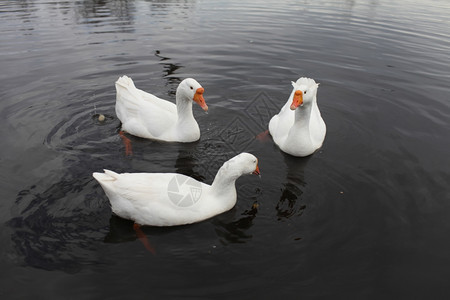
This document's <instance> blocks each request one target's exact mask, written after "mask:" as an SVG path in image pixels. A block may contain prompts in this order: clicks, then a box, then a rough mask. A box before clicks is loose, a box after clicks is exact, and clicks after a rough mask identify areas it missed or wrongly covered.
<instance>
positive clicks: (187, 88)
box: [177, 78, 208, 111]
mask: <svg viewBox="0 0 450 300" xmlns="http://www.w3.org/2000/svg"><path fill="white" fill-rule="evenodd" d="M204 91H205V89H204V88H203V87H202V86H201V85H200V83H198V82H197V80H195V79H193V78H186V79H184V80H183V81H182V82H181V83H180V84H179V85H178V88H177V95H180V96H181V97H182V98H183V99H185V100H188V101H194V102H196V103H197V104H198V105H200V107H201V108H202V109H203V110H204V111H208V106H207V105H206V102H205V99H204V98H203V92H204Z"/></svg>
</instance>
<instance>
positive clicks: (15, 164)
mask: <svg viewBox="0 0 450 300" xmlns="http://www.w3.org/2000/svg"><path fill="white" fill-rule="evenodd" d="M449 11H450V3H449V2H448V1H446V0H436V1H425V0H422V1H420V0H419V1H377V0H374V1H276V2H272V3H269V2H267V1H256V0H255V1H208V0H206V1H188V0H187V1H87V0H85V1H52V0H49V1H40V0H39V1H26V0H22V1H2V2H1V3H0V70H1V72H0V86H1V88H0V122H1V123H0V131H1V138H2V147H1V150H0V164H1V172H0V187H1V192H2V197H1V202H0V224H1V227H0V270H1V272H0V297H1V298H2V299H25V298H38V299H138V298H139V299H143V298H150V299H161V298H162V297H163V296H165V297H168V298H182V297H190V298H192V299H198V298H202V297H203V298H205V299H211V298H217V299H230V298H237V299H257V298H275V297H283V298H290V299H293V298H295V299H300V298H305V299H308V298H323V299H326V298H333V299H334V298H339V299H367V298H371V299H380V298H381V299H410V298H414V297H416V299H417V298H420V299H425V298H427V299H445V298H448V297H450V286H449V280H450V190H449V187H448V186H449V182H450V158H449V149H450V139H449V129H450V126H449V117H450V105H449V94H450V17H449V16H450V14H449V13H448V12H449ZM124 74H126V75H128V76H130V77H132V78H133V79H134V80H135V83H136V85H137V86H138V87H140V88H142V89H144V90H148V91H151V92H154V93H155V94H157V95H159V96H161V97H164V98H168V99H174V93H175V90H176V87H177V85H178V83H179V82H180V81H181V80H182V79H184V78H186V77H194V78H196V79H197V80H198V81H199V82H200V83H201V84H202V85H203V87H204V88H205V90H206V91H205V99H206V102H207V103H208V105H209V107H210V111H209V114H204V113H203V112H202V111H201V109H200V108H199V107H198V106H195V107H194V114H195V115H196V118H197V120H198V122H199V125H200V128H201V131H202V137H201V140H200V141H199V142H197V143H192V144H186V145H183V144H167V143H159V142H154V141H149V140H143V139H138V138H132V142H133V147H134V148H133V151H134V155H133V156H131V157H127V156H125V150H124V145H123V144H122V141H121V139H120V137H119V135H118V134H117V127H118V125H119V120H118V119H117V118H116V116H115V112H114V102H115V89H114V82H115V80H117V78H118V77H119V76H120V75H124ZM300 76H308V77H311V78H314V79H315V80H316V81H317V82H320V88H319V91H318V103H319V107H320V109H321V112H322V116H323V118H324V120H325V122H326V124H327V129H328V131H327V136H326V139H325V143H324V145H323V147H322V149H321V150H320V151H319V152H317V153H315V154H314V155H313V156H311V157H310V158H292V157H289V156H287V155H284V154H283V153H281V152H280V151H279V149H278V148H277V147H276V146H275V145H274V144H273V142H272V141H271V140H268V141H259V140H255V139H254V137H255V135H257V134H258V133H260V132H262V131H264V130H265V129H266V128H267V124H268V121H269V119H270V117H271V116H272V115H273V114H275V113H277V112H278V110H279V108H280V107H281V106H282V105H283V104H284V103H285V101H286V100H287V98H288V96H289V94H290V92H291V85H290V81H295V80H296V79H297V78H299V77H300ZM99 113H101V114H104V115H106V121H105V122H99V121H98V120H97V116H98V114H99ZM241 151H247V152H251V153H253V154H255V155H256V156H257V157H258V158H259V161H260V169H261V173H262V178H261V179H258V178H257V177H254V176H248V177H243V178H241V179H239V180H238V182H237V189H238V194H239V196H238V202H237V204H236V206H235V208H234V209H232V210H231V211H229V212H227V213H224V214H222V215H219V216H217V217H215V218H212V219H210V220H207V221H204V222H201V223H198V224H194V225H189V226H181V227H175V228H145V229H144V232H145V233H146V235H147V237H148V238H149V240H150V242H151V244H152V246H153V247H154V248H155V251H156V254H155V255H153V254H151V253H149V252H148V251H147V250H146V249H145V248H144V246H143V245H142V244H141V242H140V241H139V240H138V239H137V237H136V234H135V232H134V231H133V228H132V224H131V222H129V221H126V220H122V219H120V218H117V217H113V216H111V210H110V208H109V204H108V200H107V198H106V196H105V195H104V193H103V191H102V189H101V188H100V186H99V185H98V184H97V182H96V181H94V179H93V178H92V176H91V173H92V172H94V171H100V170H102V169H103V168H108V169H112V170H115V171H118V172H125V171H127V172H144V171H145V172H179V173H183V174H187V175H190V176H193V177H194V178H197V179H199V180H202V181H204V182H206V183H211V182H212V180H213V178H214V175H215V173H216V171H217V169H218V168H219V166H220V165H221V163H222V162H223V161H225V160H226V159H228V158H230V157H232V156H234V155H235V154H236V153H239V152H241ZM253 204H257V205H258V207H257V208H256V209H255V208H253V209H252V206H253Z"/></svg>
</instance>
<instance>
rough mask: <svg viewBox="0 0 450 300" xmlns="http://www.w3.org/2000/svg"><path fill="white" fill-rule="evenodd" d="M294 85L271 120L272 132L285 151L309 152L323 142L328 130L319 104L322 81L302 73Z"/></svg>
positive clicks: (295, 154)
mask: <svg viewBox="0 0 450 300" xmlns="http://www.w3.org/2000/svg"><path fill="white" fill-rule="evenodd" d="M292 86H293V87H294V89H293V90H292V93H291V95H290V97H289V99H288V101H287V102H286V104H285V105H284V106H283V107H282V108H281V110H280V112H279V113H278V114H277V115H275V116H273V117H272V119H271V120H270V122H269V132H270V134H271V135H272V137H273V140H274V142H275V144H277V145H278V147H280V149H281V150H282V151H283V152H286V153H288V154H290V155H293V156H308V155H311V154H313V153H314V152H315V151H316V150H317V149H319V148H320V147H321V146H322V144H323V141H324V139H325V134H326V131H327V129H326V125H325V122H324V121H323V119H322V116H321V115H320V111H319V107H318V106H317V95H316V94H317V88H318V86H319V84H318V83H316V82H315V81H314V79H311V78H305V77H302V78H300V79H298V80H297V82H292Z"/></svg>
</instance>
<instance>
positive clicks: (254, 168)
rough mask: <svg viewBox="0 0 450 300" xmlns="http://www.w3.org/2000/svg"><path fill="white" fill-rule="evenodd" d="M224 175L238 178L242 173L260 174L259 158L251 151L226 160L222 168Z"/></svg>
mask: <svg viewBox="0 0 450 300" xmlns="http://www.w3.org/2000/svg"><path fill="white" fill-rule="evenodd" d="M220 171H221V173H222V175H226V176H229V177H234V178H238V177H240V176H241V175H246V174H255V175H258V176H259V175H260V172H259V167H258V159H257V158H256V157H255V156H254V155H253V154H250V153H246V152H243V153H241V154H238V155H236V156H235V157H233V158H231V159H230V160H228V161H227V162H225V163H224V164H223V166H222V168H221V170H220Z"/></svg>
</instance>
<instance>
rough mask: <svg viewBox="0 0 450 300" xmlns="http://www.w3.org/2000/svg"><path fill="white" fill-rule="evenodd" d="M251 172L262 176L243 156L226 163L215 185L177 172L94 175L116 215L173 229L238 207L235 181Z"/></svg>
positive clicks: (253, 159) (255, 163)
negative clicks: (172, 227) (175, 226)
mask: <svg viewBox="0 0 450 300" xmlns="http://www.w3.org/2000/svg"><path fill="white" fill-rule="evenodd" d="M251 173H253V174H257V175H259V168H258V160H257V158H256V157H255V156H253V155H252V154H249V153H241V154H239V155H237V156H235V157H233V158H232V159H230V160H228V161H227V162H225V163H224V164H223V166H222V167H221V168H220V169H219V171H218V172H217V175H216V177H215V178H214V181H213V183H212V185H208V184H205V183H202V182H199V181H197V180H195V179H193V178H191V177H189V176H185V175H182V174H177V173H122V174H117V173H115V172H113V171H109V170H104V173H93V174H92V175H93V176H94V178H95V179H96V180H97V181H98V182H99V183H100V185H101V186H102V188H103V190H104V191H105V193H106V195H107V196H108V198H109V201H110V203H111V208H112V211H113V212H114V213H115V214H116V215H118V216H120V217H122V218H125V219H130V220H133V221H134V222H135V223H136V224H139V225H153V226H174V225H183V224H190V223H195V222H199V221H202V220H205V219H208V218H211V217H213V216H215V215H217V214H220V213H223V212H225V211H227V210H230V209H231V208H232V207H233V206H234V205H235V204H236V198H237V193H236V187H235V181H236V179H238V178H239V177H240V176H241V175H244V174H251Z"/></svg>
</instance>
